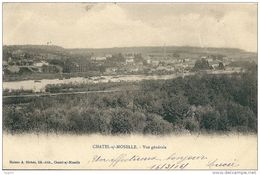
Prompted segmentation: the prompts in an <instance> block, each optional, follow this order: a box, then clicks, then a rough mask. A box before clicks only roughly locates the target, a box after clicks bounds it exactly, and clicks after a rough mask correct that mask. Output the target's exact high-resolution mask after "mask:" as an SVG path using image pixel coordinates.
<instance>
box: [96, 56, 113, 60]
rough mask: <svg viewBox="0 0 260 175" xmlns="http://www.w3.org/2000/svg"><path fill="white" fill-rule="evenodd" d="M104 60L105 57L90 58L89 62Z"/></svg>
mask: <svg viewBox="0 0 260 175" xmlns="http://www.w3.org/2000/svg"><path fill="white" fill-rule="evenodd" d="M111 57H112V56H111ZM106 59H107V57H105V56H99V57H91V60H94V61H105V60H106Z"/></svg>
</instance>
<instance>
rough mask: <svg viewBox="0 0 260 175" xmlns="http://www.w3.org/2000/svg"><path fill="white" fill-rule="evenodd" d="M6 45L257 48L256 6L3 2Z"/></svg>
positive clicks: (249, 49) (4, 39)
mask: <svg viewBox="0 0 260 175" xmlns="http://www.w3.org/2000/svg"><path fill="white" fill-rule="evenodd" d="M3 32H4V36H3V41H4V44H8V45H10V44H46V43H47V42H48V41H51V42H52V44H55V45H59V46H63V47H65V48H76V47H80V48H101V47H123V46H162V45H164V44H165V45H175V46H182V45H186V46H187V45H189V46H200V47H235V48H241V49H245V50H248V51H256V50H257V5H256V4H245V3H243V4H220V3H218V4H199V3H193V4H188V3H187V4H180V3H173V4H169V3H164V4H159V3H152V4H141V3H138V4H134V3H132V4H127V3H116V4H115V3H106V4H100V3H99V4H96V3H91V4H89V3H4V7H3Z"/></svg>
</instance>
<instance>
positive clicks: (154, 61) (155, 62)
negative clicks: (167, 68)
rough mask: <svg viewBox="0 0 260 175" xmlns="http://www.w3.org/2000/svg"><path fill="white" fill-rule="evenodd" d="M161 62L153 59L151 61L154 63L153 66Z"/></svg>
mask: <svg viewBox="0 0 260 175" xmlns="http://www.w3.org/2000/svg"><path fill="white" fill-rule="evenodd" d="M159 63H160V61H159V60H152V61H151V64H152V65H153V66H158V65H159Z"/></svg>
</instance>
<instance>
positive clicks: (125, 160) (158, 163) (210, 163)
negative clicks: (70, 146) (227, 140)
mask: <svg viewBox="0 0 260 175" xmlns="http://www.w3.org/2000/svg"><path fill="white" fill-rule="evenodd" d="M88 163H91V164H98V163H105V164H106V165H107V166H108V167H109V168H117V167H119V166H120V167H121V166H122V165H123V164H125V165H129V164H136V163H137V164H139V165H140V164H142V165H145V167H143V168H145V169H154V170H163V169H166V170H170V169H189V168H190V166H191V165H192V164H195V163H199V164H204V166H205V167H206V168H208V169H221V168H222V169H227V168H230V169H232V168H236V167H238V166H239V163H238V161H237V160H236V159H233V160H231V161H221V160H218V159H217V158H214V159H210V158H208V157H207V156H205V155H181V154H178V153H172V154H170V155H169V156H165V157H163V156H159V155H154V156H153V155H151V156H141V155H137V154H132V155H131V154H126V153H122V154H118V155H113V156H112V157H106V156H104V155H94V156H93V157H92V160H90V161H89V162H88Z"/></svg>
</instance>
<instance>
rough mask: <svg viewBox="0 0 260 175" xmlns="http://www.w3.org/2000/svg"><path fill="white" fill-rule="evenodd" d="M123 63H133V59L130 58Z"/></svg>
mask: <svg viewBox="0 0 260 175" xmlns="http://www.w3.org/2000/svg"><path fill="white" fill-rule="evenodd" d="M125 63H126V64H131V63H134V57H133V58H132V57H131V58H130V57H128V58H126V59H125Z"/></svg>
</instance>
